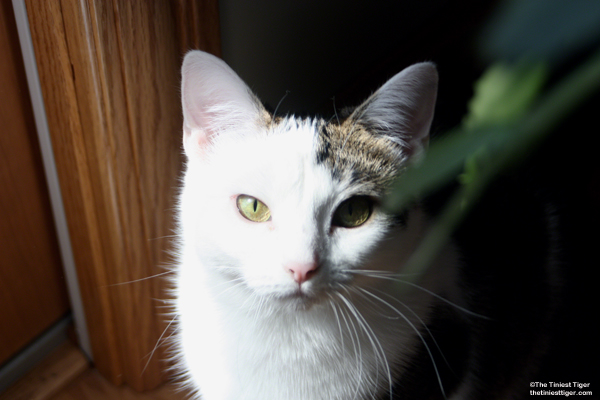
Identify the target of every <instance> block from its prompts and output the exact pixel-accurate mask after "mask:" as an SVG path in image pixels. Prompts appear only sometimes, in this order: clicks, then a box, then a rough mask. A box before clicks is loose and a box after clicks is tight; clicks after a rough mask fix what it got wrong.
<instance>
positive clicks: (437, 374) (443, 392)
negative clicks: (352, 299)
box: [357, 288, 447, 399]
mask: <svg viewBox="0 0 600 400" xmlns="http://www.w3.org/2000/svg"><path fill="white" fill-rule="evenodd" d="M357 290H360V291H361V292H363V293H364V294H366V295H369V296H371V297H373V298H374V299H376V300H378V301H380V302H382V303H383V304H385V305H386V306H388V307H390V308H391V309H392V310H394V311H395V312H396V313H398V315H400V316H401V317H402V318H403V319H404V320H405V321H406V322H407V323H408V324H409V325H410V327H411V328H412V329H413V330H414V331H415V333H416V334H417V335H418V336H419V338H420V339H421V342H422V343H423V345H424V346H425V349H426V350H427V353H429V357H430V359H431V362H432V363H433V369H434V371H435V375H436V377H437V380H438V384H439V385H440V390H441V391H442V395H443V396H444V399H447V397H446V392H445V391H444V385H443V384H442V378H441V376H440V372H439V370H438V367H437V365H436V362H435V359H434V358H433V353H432V352H431V349H430V348H429V345H428V344H427V342H426V341H425V338H424V337H423V335H422V334H421V332H419V330H418V329H417V327H416V326H415V325H414V324H413V323H412V321H411V320H410V319H408V318H407V317H406V315H404V314H403V313H402V312H400V310H398V309H397V308H396V307H394V306H393V305H391V304H390V303H388V302H387V301H385V300H383V299H382V298H381V297H379V296H376V295H374V294H373V293H371V292H369V291H368V290H366V289H363V288H357Z"/></svg>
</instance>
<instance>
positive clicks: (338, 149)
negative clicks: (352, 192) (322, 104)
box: [316, 118, 401, 195]
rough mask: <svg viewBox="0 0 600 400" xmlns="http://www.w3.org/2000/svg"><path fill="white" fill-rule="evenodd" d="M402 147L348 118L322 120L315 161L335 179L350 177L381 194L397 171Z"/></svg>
mask: <svg viewBox="0 0 600 400" xmlns="http://www.w3.org/2000/svg"><path fill="white" fill-rule="evenodd" d="M400 151H401V148H400V146H399V145H397V144H396V143H394V142H392V141H390V140H389V139H387V138H386V137H382V136H380V135H377V134H375V133H373V132H371V131H370V130H368V129H367V128H366V127H365V126H364V125H363V124H361V123H360V122H359V121H357V120H354V119H352V118H348V119H346V120H344V121H343V122H341V123H337V122H335V123H333V122H329V123H326V122H325V121H321V122H320V124H319V125H318V131H317V146H316V161H317V163H318V164H324V165H326V166H327V167H328V168H329V169H330V170H331V173H332V176H333V177H334V179H336V180H349V181H350V182H351V183H352V184H354V185H358V186H361V189H362V190H363V191H364V192H365V193H367V194H373V195H382V194H383V193H385V191H386V190H387V188H388V187H389V185H390V183H391V181H392V180H393V179H394V177H395V176H396V174H397V172H398V166H399V164H400V162H399V161H401V160H399V153H400Z"/></svg>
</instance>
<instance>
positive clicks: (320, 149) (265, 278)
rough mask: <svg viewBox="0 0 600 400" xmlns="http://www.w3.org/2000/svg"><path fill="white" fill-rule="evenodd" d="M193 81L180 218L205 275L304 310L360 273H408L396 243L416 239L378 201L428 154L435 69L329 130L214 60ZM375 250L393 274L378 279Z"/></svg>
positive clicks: (201, 63) (188, 83) (186, 86)
mask: <svg viewBox="0 0 600 400" xmlns="http://www.w3.org/2000/svg"><path fill="white" fill-rule="evenodd" d="M182 76H183V86H182V100H183V114H184V127H183V131H184V137H183V143H184V148H185V153H186V155H187V159H188V162H187V172H186V175H185V181H184V191H183V195H182V204H181V216H180V218H181V225H182V228H183V236H184V241H185V244H184V245H185V246H186V249H187V250H188V251H193V253H194V255H195V257H197V260H198V262H199V264H201V265H202V266H203V268H207V269H208V270H210V271H211V272H215V271H216V273H222V274H223V275H224V276H227V277H229V278H230V279H232V280H235V282H236V283H238V284H239V285H241V286H243V287H245V288H246V289H247V290H249V291H251V292H252V293H254V294H256V295H259V296H266V297H267V298H272V299H277V300H278V301H284V302H286V301H289V302H290V303H291V304H305V303H308V302H310V300H315V299H318V298H319V297H320V296H323V295H324V293H326V292H327V289H331V288H336V287H341V286H343V285H350V284H352V281H353V280H354V279H356V276H357V271H358V270H364V269H367V268H378V269H381V268H386V269H387V270H391V271H393V270H396V269H397V268H398V267H399V266H398V265H397V263H398V262H400V261H398V260H400V259H401V258H402V257H396V256H395V255H394V254H395V253H398V254H400V253H402V252H403V251H404V252H405V250H402V249H400V248H398V244H397V242H396V241H394V243H393V244H390V242H391V241H386V240H385V238H386V237H387V236H389V235H391V234H398V235H402V232H403V231H404V230H405V229H406V228H405V227H403V226H402V224H401V223H399V222H398V219H397V218H395V217H393V216H389V215H387V214H385V213H384V212H383V211H382V210H381V209H380V207H379V201H380V199H381V198H382V196H383V195H384V194H385V193H386V191H387V190H388V188H389V184H390V183H391V180H392V179H393V178H394V177H395V176H396V174H397V173H398V171H399V170H400V169H401V168H402V166H404V165H406V164H407V163H409V162H410V161H411V160H412V159H414V158H415V157H417V156H418V155H419V154H420V153H421V152H422V151H423V149H424V148H425V147H426V145H427V141H428V138H429V128H430V124H431V120H432V117H433V111H434V106H435V99H436V93H437V72H436V69H435V67H434V65H433V64H431V63H421V64H415V65H413V66H411V67H409V68H406V69H405V70H403V71H402V72H400V73H399V74H397V75H396V76H394V77H393V78H391V79H390V80H389V81H388V82H387V83H386V84H384V85H383V86H382V87H381V88H380V89H379V90H378V91H377V92H375V93H374V94H373V95H372V96H371V97H369V99H367V100H366V101H365V102H364V103H363V104H362V105H360V106H359V107H357V108H356V109H355V110H354V111H353V112H352V113H351V114H350V115H349V116H347V117H345V118H341V117H338V116H334V117H333V118H331V119H329V120H324V119H320V118H314V119H298V118H295V117H293V116H286V117H279V116H273V115H271V114H270V113H269V112H267V111H266V110H265V109H264V107H263V106H262V104H261V103H260V102H259V101H258V99H257V98H256V97H255V96H254V95H253V94H252V93H251V91H250V90H249V88H248V87H247V86H246V85H245V84H244V82H243V81H242V80H241V79H240V78H239V77H238V76H237V75H236V74H235V73H234V72H233V71H232V70H231V69H230V68H229V67H228V66H227V65H226V64H225V63H224V62H223V61H221V60H219V59H218V58H216V57H214V56H211V55H209V54H207V53H203V52H199V51H193V52H190V53H188V54H187V56H186V58H185V61H184V63H183V70H182ZM407 240H408V239H407ZM386 246H388V247H390V248H389V249H387V250H386V249H385V247H386ZM376 248H379V249H380V250H378V255H379V256H380V255H381V254H387V256H386V257H387V258H388V262H387V264H389V265H388V266H386V267H382V266H381V265H380V264H377V266H376V267H373V262H374V261H373V257H372V254H373V251H374V249H376ZM381 248H384V249H383V250H381ZM190 249H192V250H190ZM386 251H387V253H386ZM388 253H389V254H388ZM198 267H200V266H198Z"/></svg>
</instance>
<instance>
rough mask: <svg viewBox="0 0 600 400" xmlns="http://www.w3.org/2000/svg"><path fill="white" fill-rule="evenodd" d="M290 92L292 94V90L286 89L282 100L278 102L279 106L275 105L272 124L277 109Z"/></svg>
mask: <svg viewBox="0 0 600 400" xmlns="http://www.w3.org/2000/svg"><path fill="white" fill-rule="evenodd" d="M288 94H290V91H289V90H286V91H285V94H284V95H283V97H282V98H281V100H279V103H277V107H275V111H274V112H273V118H272V119H271V124H273V121H274V120H275V116H276V115H277V110H279V106H280V105H281V103H282V102H283V100H285V98H286V97H287V96H288Z"/></svg>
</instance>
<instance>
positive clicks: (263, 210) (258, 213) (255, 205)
mask: <svg viewBox="0 0 600 400" xmlns="http://www.w3.org/2000/svg"><path fill="white" fill-rule="evenodd" d="M237 207H238V210H240V214H242V216H243V217H244V218H246V219H249V220H250V221H254V222H265V221H268V220H269V219H271V211H270V210H269V207H267V206H266V205H265V203H263V202H262V201H260V200H258V199H257V198H255V197H252V196H246V195H245V194H241V195H239V196H238V198H237Z"/></svg>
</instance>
